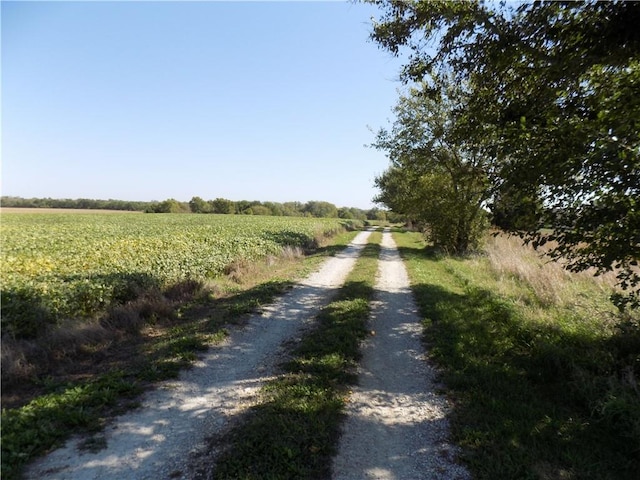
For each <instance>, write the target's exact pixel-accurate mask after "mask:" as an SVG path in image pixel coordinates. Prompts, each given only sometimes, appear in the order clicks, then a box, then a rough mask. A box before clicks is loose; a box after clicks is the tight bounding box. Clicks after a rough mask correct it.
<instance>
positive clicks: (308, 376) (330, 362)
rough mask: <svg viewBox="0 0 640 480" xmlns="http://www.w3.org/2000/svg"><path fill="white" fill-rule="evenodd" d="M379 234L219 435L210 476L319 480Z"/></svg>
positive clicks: (340, 407)
mask: <svg viewBox="0 0 640 480" xmlns="http://www.w3.org/2000/svg"><path fill="white" fill-rule="evenodd" d="M381 235H382V234H381V233H380V232H374V233H373V234H371V236H370V238H369V244H368V245H367V246H366V247H365V248H364V250H363V252H362V254H361V256H360V258H359V259H358V261H357V263H356V265H355V267H354V270H353V271H352V272H351V273H350V274H349V276H348V278H347V280H346V283H345V285H344V286H343V287H342V288H341V289H340V291H339V292H338V294H337V295H336V297H335V298H334V300H333V301H332V303H331V304H329V305H328V306H327V307H325V308H324V309H323V310H322V312H321V313H320V315H319V316H318V326H317V328H315V329H314V330H312V331H311V332H309V333H308V334H307V335H306V336H305V337H304V338H303V339H302V340H301V341H300V344H299V345H298V346H297V347H296V348H295V349H294V350H293V352H292V353H291V359H290V360H289V361H288V362H287V363H286V364H285V365H283V373H282V374H281V375H280V376H278V378H276V379H275V380H272V381H270V382H268V383H267V385H266V386H265V387H263V390H262V400H261V402H260V403H259V404H258V405H256V406H255V407H253V408H252V409H251V410H250V412H249V413H248V414H247V417H246V419H245V420H244V421H243V422H242V423H241V424H240V425H239V426H238V427H236V428H235V429H234V430H232V431H231V432H230V434H229V435H228V438H224V439H223V440H221V441H220V440H219V441H218V442H219V443H221V445H222V448H223V452H222V454H221V456H220V458H219V459H218V461H217V462H216V466H215V470H214V474H213V477H212V478H216V479H238V478H243V479H246V480H249V479H264V478H327V476H328V475H329V473H330V468H331V458H332V456H333V455H334V454H335V451H336V446H337V442H338V437H339V425H340V421H341V419H342V415H343V411H344V404H345V402H346V401H347V396H348V389H349V386H350V385H352V384H353V383H354V382H355V381H356V378H357V377H356V370H355V369H356V366H357V363H358V360H359V359H360V342H361V341H362V339H363V338H365V336H366V335H367V332H368V331H367V328H366V327H367V321H368V318H369V313H370V302H371V300H372V297H373V292H374V281H375V276H376V272H377V268H378V256H379V253H380V247H379V243H380V240H381Z"/></svg>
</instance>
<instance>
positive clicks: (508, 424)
mask: <svg viewBox="0 0 640 480" xmlns="http://www.w3.org/2000/svg"><path fill="white" fill-rule="evenodd" d="M396 241H397V243H398V245H399V246H400V249H401V254H402V255H403V257H404V258H405V260H406V263H407V267H408V270H409V275H410V277H411V280H412V287H413V289H414V292H415V295H416V298H417V301H418V304H419V306H420V309H421V312H422V315H423V316H424V319H425V320H424V322H425V341H426V342H427V344H428V346H429V352H430V355H431V357H432V358H433V360H434V361H436V362H437V363H438V364H439V365H440V367H441V369H442V379H443V381H444V383H445V384H446V385H447V388H448V390H449V393H450V395H451V396H452V399H453V400H454V403H455V409H454V417H453V421H452V428H453V435H454V437H455V441H456V442H457V443H459V444H460V445H461V446H462V447H463V449H464V452H465V454H464V458H465V461H466V463H467V464H468V466H469V468H470V469H471V470H472V471H473V474H474V476H475V478H479V479H496V478H509V479H520V478H522V479H529V478H541V479H557V478H567V479H583V478H594V479H596V478H597V479H612V480H613V479H629V480H631V479H637V478H640V389H639V387H638V383H639V379H640V329H639V328H638V324H637V322H638V314H637V312H636V313H632V314H626V315H625V316H623V317H621V316H620V314H619V313H618V312H617V310H616V309H615V308H614V307H613V306H612V304H611V302H610V299H609V297H610V293H611V284H610V283H609V282H610V281H609V279H607V278H606V277H605V278H604V279H595V280H594V279H593V278H590V277H589V276H588V275H586V274H581V275H575V274H570V273H567V272H565V271H564V270H562V269H561V268H559V266H558V265H554V264H550V263H547V262H546V261H545V260H543V259H540V258H539V257H538V256H537V254H536V253H535V252H534V251H532V250H531V249H529V248H523V247H521V246H520V245H518V244H517V243H516V242H517V240H516V239H509V238H506V237H497V238H494V239H488V241H487V246H486V250H485V252H484V254H482V255H476V256H470V257H466V258H454V257H445V256H440V255H438V254H437V253H436V252H434V251H432V250H430V249H429V248H428V247H425V245H424V244H423V243H422V240H421V239H420V238H419V237H418V236H415V235H412V234H397V235H396Z"/></svg>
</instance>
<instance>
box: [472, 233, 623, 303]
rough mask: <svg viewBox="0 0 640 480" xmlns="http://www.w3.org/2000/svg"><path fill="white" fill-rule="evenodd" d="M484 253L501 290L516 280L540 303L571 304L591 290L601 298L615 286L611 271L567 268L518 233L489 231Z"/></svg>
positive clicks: (587, 294) (529, 296) (531, 297)
mask: <svg viewBox="0 0 640 480" xmlns="http://www.w3.org/2000/svg"><path fill="white" fill-rule="evenodd" d="M484 253H485V254H486V257H487V258H488V260H489V263H490V265H491V268H492V269H493V271H494V272H495V274H496V276H497V278H498V279H499V280H500V287H501V289H502V291H503V292H504V293H507V290H508V288H509V286H510V285H511V284H513V283H516V284H518V286H519V287H522V288H524V290H526V291H527V293H529V294H530V295H528V298H529V299H530V300H531V299H533V300H535V301H537V302H539V303H540V304H542V305H546V306H563V307H564V306H571V305H572V304H575V303H576V302H581V301H583V300H584V299H585V298H589V297H590V295H589V294H590V293H594V294H595V295H596V297H597V298H598V299H599V300H600V299H601V298H602V295H603V294H606V295H611V294H612V293H613V292H614V289H615V283H616V278H615V274H614V273H613V272H609V273H606V274H603V275H599V276H594V271H593V270H587V271H583V272H580V273H572V272H569V271H568V270H566V269H565V268H563V265H562V264H561V263H560V262H556V261H552V260H550V259H549V258H548V257H545V256H543V253H544V252H542V251H536V250H534V249H533V247H531V246H528V245H523V244H522V241H521V240H520V239H519V238H517V237H512V236H507V235H504V234H499V235H491V236H490V237H488V238H487V241H486V243H485V248H484Z"/></svg>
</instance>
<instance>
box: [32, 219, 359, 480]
mask: <svg viewBox="0 0 640 480" xmlns="http://www.w3.org/2000/svg"><path fill="white" fill-rule="evenodd" d="M369 234H370V232H361V233H359V234H358V235H357V236H356V238H355V239H354V240H353V242H352V244H351V245H350V246H349V247H348V248H347V249H345V250H344V251H343V252H341V253H340V254H338V255H336V256H335V257H333V258H331V259H329V260H328V261H327V262H325V263H324V264H323V266H322V268H321V269H320V270H319V271H317V272H316V273H314V274H312V275H311V276H309V277H308V278H307V279H306V280H304V281H303V282H301V283H300V284H299V285H297V286H296V287H295V288H294V289H293V290H291V291H290V292H288V293H287V294H286V295H284V296H283V297H282V298H281V299H280V300H279V301H278V302H277V303H275V304H274V305H272V306H271V307H269V308H267V309H265V310H264V311H263V312H262V313H261V314H259V315H254V316H252V317H251V318H250V319H249V321H248V324H247V326H245V327H244V328H242V329H236V330H234V331H232V332H231V334H230V336H229V338H228V339H227V341H226V342H225V343H224V344H222V345H219V346H216V347H214V348H212V349H211V350H210V351H209V352H208V353H207V354H206V355H205V356H204V357H203V358H202V359H201V360H200V361H198V362H197V363H196V364H195V365H194V367H193V368H192V369H191V370H188V371H186V372H184V374H183V375H181V377H180V379H179V380H178V381H173V382H166V383H163V384H162V385H161V386H160V387H159V388H158V389H156V390H154V391H152V392H149V394H148V395H146V396H145V398H144V399H143V400H142V405H141V408H139V409H136V410H135V411H132V412H129V413H127V414H125V415H123V416H121V417H118V418H117V419H116V420H115V421H114V422H113V423H112V424H111V425H110V426H108V427H107V428H106V430H105V431H104V433H103V435H102V437H101V438H99V439H97V442H96V443H104V444H106V448H104V449H102V450H100V451H98V452H96V453H91V452H88V451H81V450H79V448H78V447H79V445H80V443H81V442H82V440H83V439H82V438H75V439H73V440H71V441H69V442H67V445H66V446H65V447H63V448H60V449H58V450H55V451H54V452H52V453H51V454H49V455H48V456H46V457H44V458H42V459H39V460H38V461H36V462H35V463H33V464H32V465H31V466H30V468H28V469H27V470H26V473H25V478H28V479H32V478H33V479H36V478H37V479H59V480H62V479H64V480H91V479H96V480H98V479H99V480H110V479H113V480H122V479H125V478H126V479H137V480H138V479H153V480H160V479H167V478H173V479H180V478H182V479H191V478H193V475H192V473H191V472H190V469H189V466H190V464H191V456H192V455H194V454H196V453H197V452H198V451H199V450H201V449H203V448H204V447H205V446H206V441H205V440H206V438H208V437H211V436H213V435H214V434H215V433H216V432H219V431H220V430H224V429H225V427H226V425H227V424H228V423H229V421H230V419H232V418H233V417H234V416H235V415H237V414H238V413H241V412H242V411H244V410H245V409H246V408H247V407H248V406H250V405H251V404H252V402H253V401H254V399H255V396H256V393H257V392H258V390H259V389H260V387H261V386H262V385H263V384H264V382H265V381H266V380H267V379H269V378H270V377H271V376H272V375H274V372H275V368H276V366H277V363H278V356H279V350H280V349H281V348H283V347H282V346H283V344H285V343H286V342H287V341H288V340H290V339H292V338H294V337H295V336H296V335H299V332H300V331H301V330H302V329H304V327H305V326H306V325H308V324H310V323H311V322H312V321H313V319H314V317H315V316H316V315H317V314H318V313H319V311H320V309H321V308H322V307H323V306H324V305H326V304H327V303H328V302H329V300H330V298H331V296H332V294H333V293H334V292H335V291H336V290H337V289H338V288H339V287H340V286H342V284H343V283H344V281H345V279H346V277H347V275H348V273H349V272H350V271H351V269H352V268H353V266H354V264H355V262H356V260H357V257H358V256H359V254H360V252H361V250H362V249H363V247H364V245H365V244H366V242H367V238H368V236H369Z"/></svg>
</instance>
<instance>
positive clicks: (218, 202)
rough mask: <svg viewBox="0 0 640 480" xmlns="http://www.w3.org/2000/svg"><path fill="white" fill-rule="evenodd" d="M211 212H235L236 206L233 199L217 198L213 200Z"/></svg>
mask: <svg viewBox="0 0 640 480" xmlns="http://www.w3.org/2000/svg"><path fill="white" fill-rule="evenodd" d="M209 203H210V205H211V212H213V213H227V214H230V213H235V211H236V206H235V204H234V202H233V201H231V200H227V199H226V198H216V199H215V200H211V201H210V202H209Z"/></svg>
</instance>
